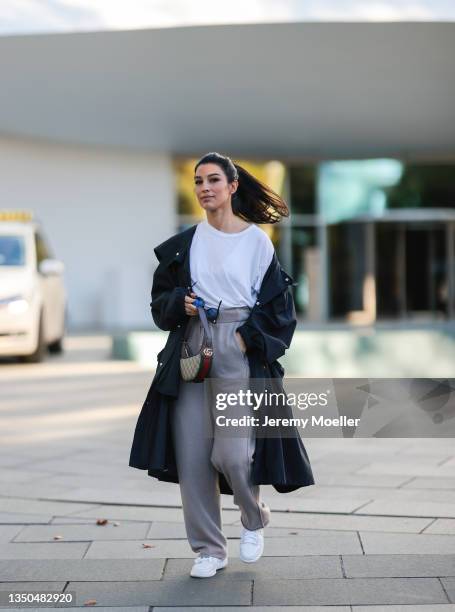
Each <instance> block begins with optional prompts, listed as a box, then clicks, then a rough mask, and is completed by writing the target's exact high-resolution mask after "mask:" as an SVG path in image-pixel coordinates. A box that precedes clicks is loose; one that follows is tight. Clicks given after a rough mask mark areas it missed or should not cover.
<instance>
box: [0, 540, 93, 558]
mask: <svg viewBox="0 0 455 612" xmlns="http://www.w3.org/2000/svg"><path fill="white" fill-rule="evenodd" d="M87 546H88V545H87V544H86V543H82V542H81V543H79V542H53V543H52V544H50V543H47V542H46V543H44V544H41V543H40V544H35V543H32V544H24V543H17V544H16V543H13V544H3V545H2V546H0V559H82V557H83V556H84V554H85V552H86V550H87Z"/></svg>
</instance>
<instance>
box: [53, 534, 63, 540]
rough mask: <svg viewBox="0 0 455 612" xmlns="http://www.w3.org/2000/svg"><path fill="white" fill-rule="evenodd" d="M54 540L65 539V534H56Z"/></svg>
mask: <svg viewBox="0 0 455 612" xmlns="http://www.w3.org/2000/svg"><path fill="white" fill-rule="evenodd" d="M54 540H63V536H61V535H55V536H54Z"/></svg>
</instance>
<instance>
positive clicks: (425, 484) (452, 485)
mask: <svg viewBox="0 0 455 612" xmlns="http://www.w3.org/2000/svg"><path fill="white" fill-rule="evenodd" d="M403 489H423V490H426V489H451V490H454V489H455V478H437V477H436V476H433V477H429V478H413V479H412V480H411V482H408V483H406V484H404V485H403Z"/></svg>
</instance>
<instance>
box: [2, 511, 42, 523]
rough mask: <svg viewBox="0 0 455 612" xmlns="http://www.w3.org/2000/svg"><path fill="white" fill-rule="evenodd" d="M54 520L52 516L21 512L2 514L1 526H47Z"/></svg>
mask: <svg viewBox="0 0 455 612" xmlns="http://www.w3.org/2000/svg"><path fill="white" fill-rule="evenodd" d="M51 520H52V515H51V514H22V513H19V512H0V524H6V525H15V524H26V523H29V524H30V523H33V524H35V525H37V524H42V525H46V524H47V523H49V522H50V521H51Z"/></svg>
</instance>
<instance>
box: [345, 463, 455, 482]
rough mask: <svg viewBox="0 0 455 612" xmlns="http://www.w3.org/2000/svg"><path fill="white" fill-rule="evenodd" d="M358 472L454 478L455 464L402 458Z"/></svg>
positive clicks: (372, 465)
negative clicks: (404, 459) (431, 463)
mask: <svg viewBox="0 0 455 612" xmlns="http://www.w3.org/2000/svg"><path fill="white" fill-rule="evenodd" d="M356 473H357V474H364V475H371V476H376V474H383V475H386V474H391V475H395V476H396V475H400V476H429V477H431V476H435V477H436V478H447V477H449V478H453V477H454V476H455V465H454V464H450V465H449V463H445V464H444V465H442V466H438V465H437V462H436V463H435V464H434V465H430V464H429V463H427V462H426V461H425V460H422V461H420V462H417V461H415V460H409V461H402V460H400V461H397V462H396V463H386V462H383V461H378V462H376V463H374V462H373V463H371V464H370V465H368V466H366V467H362V468H360V469H359V470H358V471H357V472H356Z"/></svg>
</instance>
